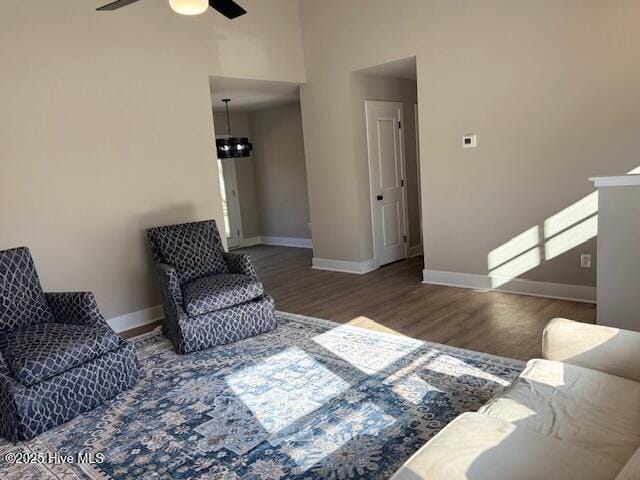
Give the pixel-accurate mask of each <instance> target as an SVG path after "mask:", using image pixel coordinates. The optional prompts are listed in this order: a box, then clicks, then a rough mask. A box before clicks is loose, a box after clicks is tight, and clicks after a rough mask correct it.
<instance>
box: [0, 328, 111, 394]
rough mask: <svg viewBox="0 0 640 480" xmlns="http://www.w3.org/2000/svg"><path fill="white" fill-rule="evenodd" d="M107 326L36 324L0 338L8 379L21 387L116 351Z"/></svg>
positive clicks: (0, 348)
mask: <svg viewBox="0 0 640 480" xmlns="http://www.w3.org/2000/svg"><path fill="white" fill-rule="evenodd" d="M120 342H121V341H120V337H118V335H117V334H116V333H115V332H114V331H113V330H111V328H109V327H108V326H106V325H105V327H87V326H80V325H70V324H66V323H40V324H36V325H30V326H28V327H25V328H20V329H15V330H12V331H11V332H8V333H7V334H5V335H2V336H0V353H1V354H2V356H3V357H4V360H5V362H6V364H7V367H8V368H9V370H10V372H11V374H12V376H13V377H14V378H15V379H16V380H17V381H18V382H20V383H21V384H22V385H24V386H25V387H29V386H32V385H35V384H37V383H39V382H42V381H45V380H47V379H48V378H51V377H53V376H55V375H58V374H60V373H62V372H65V371H67V370H69V369H71V368H73V367H76V366H78V365H81V364H83V363H85V362H87V361H90V360H93V359H95V358H96V357H98V356H100V355H102V354H104V353H107V352H109V351H111V350H114V349H117V348H118V347H120Z"/></svg>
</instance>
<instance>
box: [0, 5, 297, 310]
mask: <svg viewBox="0 0 640 480" xmlns="http://www.w3.org/2000/svg"><path fill="white" fill-rule="evenodd" d="M99 3H100V2H88V1H86V0H66V1H64V2H44V1H42V0H6V1H3V2H2V3H1V4H0V65H2V75H0V105H2V115H0V159H1V160H0V161H1V162H2V174H1V175H0V204H1V205H2V207H0V225H2V228H1V229H0V248H10V247H14V246H18V245H29V246H30V247H31V249H32V252H33V255H34V257H35V259H36V263H37V266H38V270H39V271H40V274H41V277H42V281H43V284H44V287H45V288H46V289H47V290H78V289H80V290H93V291H94V292H95V293H96V296H97V299H98V303H99V305H100V307H101V308H102V310H103V312H104V314H105V315H106V316H107V317H114V316H119V315H122V314H126V313H129V312H133V311H137V310H141V309H144V308H148V307H151V306H153V305H157V304H158V303H159V295H158V292H157V288H156V286H155V281H154V279H153V278H152V269H151V266H150V260H149V258H148V252H147V248H146V244H145V238H144V229H145V228H147V227H149V226H152V225H159V224H166V223H172V222H182V221H188V220H195V219H204V218H211V217H214V218H216V219H218V220H220V218H221V205H220V197H219V187H218V183H217V169H216V163H215V155H214V147H213V145H214V143H213V142H214V130H213V122H212V115H211V100H210V92H209V82H208V77H209V75H228V76H233V77H247V78H258V79H265V80H282V81H291V82H304V80H305V70H304V63H303V57H302V47H301V41H300V29H299V22H298V5H297V2H296V1H295V0H278V1H270V2H263V1H262V0H243V6H244V7H245V8H246V9H247V10H248V11H249V13H248V14H247V15H246V16H244V17H241V18H239V19H237V20H233V21H229V20H227V19H225V18H224V17H222V16H220V15H217V14H216V13H215V12H212V11H211V12H207V13H206V14H204V15H201V16H199V17H190V18H188V17H183V16H180V15H176V14H174V13H173V12H171V10H170V9H169V7H168V6H167V4H166V2H153V1H145V2H139V3H138V4H135V5H131V6H128V7H126V8H123V9H122V10H119V11H117V12H113V13H97V12H95V8H96V6H97V5H98V4H99Z"/></svg>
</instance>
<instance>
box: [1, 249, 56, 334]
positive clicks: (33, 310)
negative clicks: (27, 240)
mask: <svg viewBox="0 0 640 480" xmlns="http://www.w3.org/2000/svg"><path fill="white" fill-rule="evenodd" d="M50 321H53V315H52V314H51V311H50V310H49V306H48V305H47V301H46V299H45V297H44V293H43V292H42V287H41V286H40V280H39V279H38V274H37V273H36V267H35V265H34V264H33V259H32V258H31V254H30V253H29V249H27V248H26V247H22V248H14V249H11V250H4V251H2V252H0V332H7V331H10V330H13V329H15V328H22V327H26V326H29V325H33V324H34V323H40V322H50Z"/></svg>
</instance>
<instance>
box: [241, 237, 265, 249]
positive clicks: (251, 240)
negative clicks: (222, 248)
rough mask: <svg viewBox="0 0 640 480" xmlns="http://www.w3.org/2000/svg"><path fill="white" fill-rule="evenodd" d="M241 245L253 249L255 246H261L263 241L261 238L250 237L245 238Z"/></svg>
mask: <svg viewBox="0 0 640 480" xmlns="http://www.w3.org/2000/svg"><path fill="white" fill-rule="evenodd" d="M241 243H242V246H243V247H253V246H254V245H260V243H261V240H260V237H249V238H243V239H242V242H241Z"/></svg>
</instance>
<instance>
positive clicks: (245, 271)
mask: <svg viewBox="0 0 640 480" xmlns="http://www.w3.org/2000/svg"><path fill="white" fill-rule="evenodd" d="M224 259H225V261H226V262H227V266H228V267H229V272H230V273H239V274H241V275H247V276H249V277H252V278H258V274H257V273H256V269H255V268H254V266H253V263H252V262H251V257H250V256H249V255H247V254H244V253H230V252H224Z"/></svg>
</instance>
